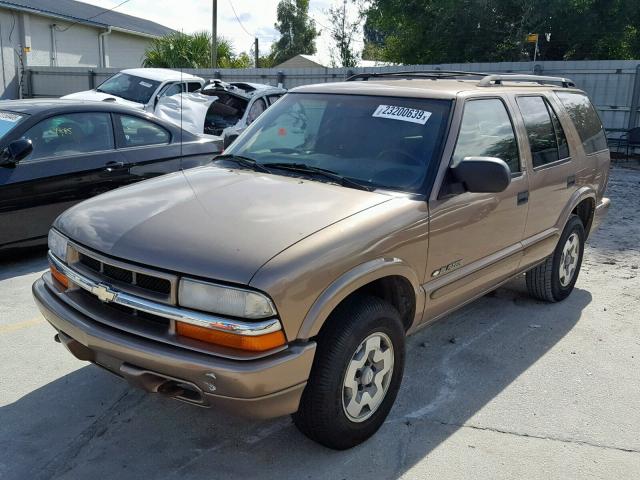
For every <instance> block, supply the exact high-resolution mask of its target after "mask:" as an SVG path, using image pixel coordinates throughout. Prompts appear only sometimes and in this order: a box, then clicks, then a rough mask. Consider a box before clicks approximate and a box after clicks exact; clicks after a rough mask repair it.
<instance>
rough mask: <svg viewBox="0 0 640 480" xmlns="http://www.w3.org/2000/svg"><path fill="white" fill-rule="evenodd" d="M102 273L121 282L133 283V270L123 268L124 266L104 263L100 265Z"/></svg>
mask: <svg viewBox="0 0 640 480" xmlns="http://www.w3.org/2000/svg"><path fill="white" fill-rule="evenodd" d="M102 273H103V274H104V276H105V277H107V278H111V279H112V280H117V281H118V282H123V283H134V281H133V272H132V271H131V270H125V269H124V268H119V267H114V266H113V265H108V264H106V263H104V264H103V265H102Z"/></svg>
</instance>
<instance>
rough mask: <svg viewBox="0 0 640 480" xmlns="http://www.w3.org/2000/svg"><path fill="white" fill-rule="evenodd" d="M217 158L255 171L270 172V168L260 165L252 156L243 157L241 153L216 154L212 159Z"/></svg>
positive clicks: (215, 160)
mask: <svg viewBox="0 0 640 480" xmlns="http://www.w3.org/2000/svg"><path fill="white" fill-rule="evenodd" d="M218 160H229V161H231V162H235V163H237V164H238V165H241V166H243V167H245V168H250V169H251V170H255V171H256V172H263V173H271V170H269V169H268V168H266V167H264V166H262V164H260V163H258V162H256V161H255V160H254V159H253V158H249V157H243V156H242V155H233V154H231V153H229V154H227V155H218V156H217V157H216V158H214V159H213V161H214V162H217V161H218Z"/></svg>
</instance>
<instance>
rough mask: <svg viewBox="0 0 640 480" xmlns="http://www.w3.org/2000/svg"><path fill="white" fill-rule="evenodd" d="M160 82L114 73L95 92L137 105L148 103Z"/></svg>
mask: <svg viewBox="0 0 640 480" xmlns="http://www.w3.org/2000/svg"><path fill="white" fill-rule="evenodd" d="M159 86H160V82H158V81H156V80H149V79H148V78H142V77H137V76H135V75H129V74H127V73H116V74H115V75H114V76H113V77H111V78H109V79H108V80H106V81H105V82H103V83H102V85H100V86H99V87H98V88H96V90H97V91H98V92H103V93H108V94H109V95H114V96H116V97H120V98H124V99H125V100H130V101H132V102H137V103H144V104H146V103H148V102H149V100H151V95H153V92H155V91H156V89H157V88H158V87H159Z"/></svg>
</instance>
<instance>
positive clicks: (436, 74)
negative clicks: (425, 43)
mask: <svg viewBox="0 0 640 480" xmlns="http://www.w3.org/2000/svg"><path fill="white" fill-rule="evenodd" d="M487 75H489V74H488V73H481V72H463V71H459V70H412V71H400V72H369V73H367V72H364V73H356V74H355V75H351V76H350V77H349V78H347V82H353V81H356V80H360V81H363V80H364V81H366V80H369V79H370V78H382V77H396V78H433V79H438V78H458V77H474V78H477V77H486V76H487Z"/></svg>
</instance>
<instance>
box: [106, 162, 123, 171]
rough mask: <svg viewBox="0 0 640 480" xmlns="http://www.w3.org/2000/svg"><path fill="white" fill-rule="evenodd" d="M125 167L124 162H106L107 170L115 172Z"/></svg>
mask: <svg viewBox="0 0 640 480" xmlns="http://www.w3.org/2000/svg"><path fill="white" fill-rule="evenodd" d="M123 168H124V162H107V163H106V164H105V170H106V171H107V172H114V171H116V170H121V169H123Z"/></svg>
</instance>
